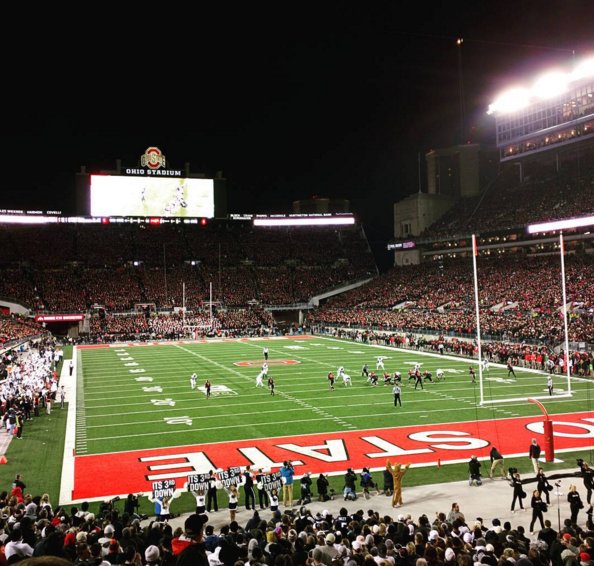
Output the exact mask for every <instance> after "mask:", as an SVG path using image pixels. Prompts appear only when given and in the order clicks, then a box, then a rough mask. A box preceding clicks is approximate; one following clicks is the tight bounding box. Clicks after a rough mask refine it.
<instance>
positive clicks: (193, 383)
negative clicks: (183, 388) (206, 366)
mask: <svg viewBox="0 0 594 566" xmlns="http://www.w3.org/2000/svg"><path fill="white" fill-rule="evenodd" d="M197 379H198V376H197V375H196V374H195V373H193V374H192V375H191V376H190V387H191V388H192V391H194V389H196V381H197Z"/></svg>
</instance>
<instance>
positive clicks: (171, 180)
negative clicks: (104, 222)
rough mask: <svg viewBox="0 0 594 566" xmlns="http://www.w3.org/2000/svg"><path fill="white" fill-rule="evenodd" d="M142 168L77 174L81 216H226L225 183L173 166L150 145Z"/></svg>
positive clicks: (218, 175)
mask: <svg viewBox="0 0 594 566" xmlns="http://www.w3.org/2000/svg"><path fill="white" fill-rule="evenodd" d="M139 163H140V165H137V166H135V167H131V168H123V167H121V165H120V162H119V161H118V166H117V168H116V169H115V170H113V171H98V172H97V173H98V174H95V173H89V172H87V171H86V168H84V167H83V169H82V170H81V172H80V173H77V181H76V185H77V189H76V192H77V207H76V212H77V214H79V215H81V216H93V217H121V218H125V217H145V218H156V217H159V218H172V219H175V218H188V219H189V218H214V217H217V218H221V217H225V216H226V215H227V185H226V180H225V179H224V178H223V177H222V175H221V174H220V173H219V174H217V175H215V178H214V179H209V178H205V177H204V176H203V175H192V174H190V171H189V164H186V168H185V170H182V169H175V168H170V167H169V161H168V160H167V159H166V158H165V156H164V155H163V154H162V153H161V150H159V148H157V147H149V148H148V149H147V150H146V151H145V153H144V154H143V155H142V156H141V158H140V161H139Z"/></svg>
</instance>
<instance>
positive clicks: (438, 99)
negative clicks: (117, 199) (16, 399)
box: [0, 0, 594, 265]
mask: <svg viewBox="0 0 594 566" xmlns="http://www.w3.org/2000/svg"><path fill="white" fill-rule="evenodd" d="M157 6H158V7H157ZM49 9H50V8H49V7H48V10H49ZM52 9H53V8H52ZM87 9H88V8H87ZM96 12H97V13H91V12H89V13H88V14H85V13H82V12H77V14H76V21H75V22H71V21H69V20H68V18H64V19H63V20H61V19H60V17H59V14H56V13H54V12H50V11H48V13H47V14H43V13H38V14H36V16H35V21H29V20H26V21H27V23H28V25H27V29H26V36H25V37H24V38H23V39H22V40H19V41H9V40H7V39H6V38H5V40H4V73H3V75H4V78H5V81H4V85H3V94H4V96H3V98H4V104H3V116H2V124H3V126H2V129H1V131H0V136H1V151H2V154H1V161H2V168H3V179H2V181H3V188H2V204H1V205H0V208H6V207H16V206H19V207H30V208H44V209H48V208H60V209H62V210H64V211H68V209H69V208H72V207H73V205H74V173H75V172H76V171H77V170H78V169H79V167H80V165H86V166H87V167H89V168H91V169H93V168H100V167H104V168H113V167H114V166H115V160H116V159H117V158H121V159H122V160H123V164H124V165H131V166H134V165H136V164H137V163H138V160H139V157H140V155H141V154H142V153H143V152H144V150H145V149H146V148H147V147H148V146H149V145H156V146H158V147H159V148H160V149H161V150H162V151H163V153H164V154H165V155H166V157H167V158H168V160H169V165H170V166H171V167H176V168H181V167H183V165H184V163H185V162H186V161H189V162H190V163H191V164H192V170H193V171H194V172H205V173H207V174H214V172H216V171H218V170H221V171H223V174H224V175H225V176H226V177H227V179H228V201H229V212H261V213H264V212H289V211H290V203H291V202H292V201H293V200H295V199H299V198H308V197H311V196H313V195H317V196H320V197H336V198H347V199H349V200H350V201H351V210H352V211H353V212H354V213H355V214H357V215H358V216H359V217H360V218H361V219H362V221H363V223H364V226H365V229H366V232H367V235H368V238H369V239H370V241H372V242H374V251H376V252H377V253H376V256H377V258H378V260H379V261H380V264H382V265H384V264H385V262H386V261H389V255H388V253H387V252H385V253H382V252H381V248H382V247H384V246H385V243H386V242H387V240H388V239H389V238H390V237H391V234H392V205H393V203H394V202H396V201H398V200H400V199H402V198H404V197H405V196H407V195H408V194H410V193H413V192H416V191H417V190H418V177H417V154H418V152H421V154H422V155H424V154H425V153H426V152H427V151H428V150H430V149H432V148H437V147H446V146H449V145H452V144H455V143H458V142H459V141H460V140H462V141H463V142H464V143H466V142H468V141H470V142H484V143H493V142H494V122H493V119H492V118H490V117H488V116H487V115H486V109H487V107H488V104H489V103H490V102H493V99H494V97H495V95H496V94H497V93H498V92H500V91H501V90H502V89H504V88H506V87H509V86H512V85H515V84H520V85H529V84H530V78H531V77H533V76H535V74H538V73H539V72H542V71H546V70H548V69H550V68H552V67H555V66H556V65H559V66H561V67H562V68H563V69H565V70H570V66H571V62H572V57H573V55H572V53H571V50H575V51H576V55H575V56H576V60H578V61H579V59H580V58H582V57H585V56H586V55H588V54H589V55H590V56H594V2H592V1H591V0H565V1H563V2H560V1H559V2H558V1H549V0H541V1H539V2H537V1H531V0H528V1H522V2H517V1H516V2H507V1H500V2H476V1H472V2H470V1H459V2H432V1H429V2H424V3H416V4H414V3H413V6H412V7H407V6H406V5H405V4H404V3H399V2H366V3H363V2H359V3H353V2H317V3H302V4H282V3H275V4H269V5H268V4H258V6H256V5H255V4H254V5H251V4H250V5H249V7H245V8H240V9H239V11H238V10H237V8H235V7H233V6H232V5H231V4H227V5H225V6H223V5H219V7H218V11H217V10H214V9H213V10H207V9H206V8H204V7H203V6H197V7H196V8H195V9H193V11H192V12H190V13H188V14H186V13H184V12H183V11H181V5H180V6H173V5H166V4H159V5H155V7H153V8H151V7H150V6H148V5H144V4H143V5H138V6H136V11H135V12H134V13H125V11H124V8H121V7H118V8H117V9H114V8H113V7H110V8H109V9H108V8H107V7H103V8H100V7H99V6H96ZM25 17H27V18H30V15H25V14H21V15H20V18H19V19H17V20H14V21H17V22H18V25H23V23H22V22H23V18H25ZM4 24H5V27H9V26H10V23H9V21H8V20H5V22H4ZM457 37H463V38H464V43H463V46H462V72H463V83H464V102H465V116H466V119H465V125H464V132H463V134H462V135H461V131H460V96H459V66H458V51H459V49H458V47H457V46H456V38H457ZM7 78H9V79H10V80H9V81H7V80H6V79H7ZM423 163H424V157H423ZM425 185H426V183H425V179H423V187H424V188H425Z"/></svg>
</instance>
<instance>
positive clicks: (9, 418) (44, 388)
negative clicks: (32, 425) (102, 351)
mask: <svg viewBox="0 0 594 566" xmlns="http://www.w3.org/2000/svg"><path fill="white" fill-rule="evenodd" d="M63 363H64V361H63V351H62V349H61V348H59V347H58V346H56V344H55V342H54V341H53V339H52V338H51V337H47V338H42V339H41V340H38V341H35V342H31V345H30V347H27V349H25V346H23V347H22V348H18V349H15V348H12V349H8V350H7V351H5V352H4V353H3V354H2V356H1V360H0V375H1V377H2V379H1V382H0V410H1V414H2V424H3V425H4V429H5V430H6V433H7V434H9V435H14V437H16V438H17V439H19V440H22V439H23V430H24V428H25V427H26V422H27V421H31V420H33V418H39V417H41V416H42V415H43V414H47V415H50V414H51V409H52V405H53V404H54V403H58V404H60V405H62V406H63V404H62V401H63V400H65V395H63V391H61V390H60V389H59V387H58V372H59V371H60V369H61V368H62V364H63ZM20 495H21V497H22V493H21V494H20ZM0 499H1V497H0Z"/></svg>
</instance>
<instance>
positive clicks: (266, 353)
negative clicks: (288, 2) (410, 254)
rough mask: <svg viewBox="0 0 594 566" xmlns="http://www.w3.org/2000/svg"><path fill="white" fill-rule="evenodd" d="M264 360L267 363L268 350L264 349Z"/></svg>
mask: <svg viewBox="0 0 594 566" xmlns="http://www.w3.org/2000/svg"><path fill="white" fill-rule="evenodd" d="M264 359H265V360H266V361H268V348H266V347H265V348H264Z"/></svg>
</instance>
